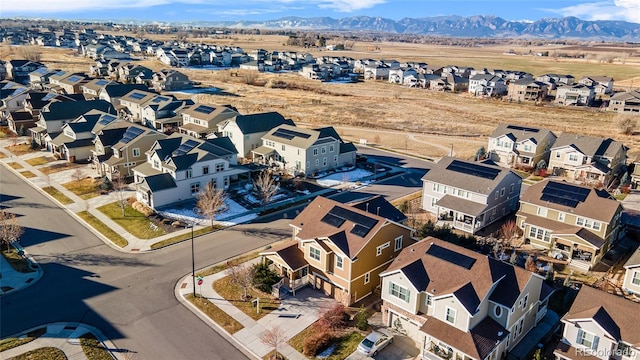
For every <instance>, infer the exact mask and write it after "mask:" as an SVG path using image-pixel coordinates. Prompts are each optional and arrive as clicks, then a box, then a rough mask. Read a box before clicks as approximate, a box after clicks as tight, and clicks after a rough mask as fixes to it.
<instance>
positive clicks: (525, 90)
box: [507, 78, 549, 102]
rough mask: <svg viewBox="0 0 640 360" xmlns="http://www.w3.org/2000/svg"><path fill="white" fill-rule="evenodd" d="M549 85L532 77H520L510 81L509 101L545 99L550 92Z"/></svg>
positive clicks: (537, 100)
mask: <svg viewBox="0 0 640 360" xmlns="http://www.w3.org/2000/svg"><path fill="white" fill-rule="evenodd" d="M548 92H549V90H548V85H547V83H544V82H542V81H537V80H532V79H526V78H525V79H520V80H513V81H510V82H509V85H508V89H507V99H509V101H517V102H522V101H535V102H539V101H542V100H545V99H546V98H547V94H548Z"/></svg>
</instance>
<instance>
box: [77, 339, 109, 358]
mask: <svg viewBox="0 0 640 360" xmlns="http://www.w3.org/2000/svg"><path fill="white" fill-rule="evenodd" d="M80 346H82V352H84V354H85V355H86V356H87V359H91V360H113V357H112V356H111V354H110V353H109V352H108V351H107V349H105V348H104V345H103V344H102V342H100V341H99V340H98V339H96V337H95V335H93V334H92V333H86V334H84V335H82V336H80Z"/></svg>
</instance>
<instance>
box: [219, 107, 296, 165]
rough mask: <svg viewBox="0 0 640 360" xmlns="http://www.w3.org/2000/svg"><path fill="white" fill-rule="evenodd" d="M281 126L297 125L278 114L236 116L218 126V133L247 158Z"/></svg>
mask: <svg viewBox="0 0 640 360" xmlns="http://www.w3.org/2000/svg"><path fill="white" fill-rule="evenodd" d="M280 125H295V124H294V123H293V121H292V120H290V119H285V118H284V117H283V116H282V115H281V114H279V113H277V112H275V111H274V112H266V113H257V114H250V115H236V116H234V117H232V118H230V119H227V120H224V121H223V122H221V123H219V124H218V132H219V133H220V134H222V136H226V137H228V138H229V139H231V142H233V145H234V146H235V147H236V149H238V156H239V157H241V158H246V157H248V156H250V155H251V150H254V149H256V148H258V147H260V146H261V145H262V137H263V136H265V135H266V134H267V132H269V131H270V130H271V129H273V128H275V127H277V126H280Z"/></svg>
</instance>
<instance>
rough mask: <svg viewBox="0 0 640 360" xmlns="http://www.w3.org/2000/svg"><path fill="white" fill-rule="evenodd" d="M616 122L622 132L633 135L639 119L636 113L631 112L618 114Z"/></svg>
mask: <svg viewBox="0 0 640 360" xmlns="http://www.w3.org/2000/svg"><path fill="white" fill-rule="evenodd" d="M616 123H617V125H618V129H619V130H620V132H621V133H623V134H625V135H633V132H634V130H635V129H636V126H637V125H638V121H637V120H636V119H635V117H634V115H630V114H618V116H616Z"/></svg>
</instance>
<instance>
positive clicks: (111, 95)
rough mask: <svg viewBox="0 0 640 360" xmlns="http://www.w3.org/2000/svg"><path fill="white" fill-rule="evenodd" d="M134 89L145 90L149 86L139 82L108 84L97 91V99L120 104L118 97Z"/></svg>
mask: <svg viewBox="0 0 640 360" xmlns="http://www.w3.org/2000/svg"><path fill="white" fill-rule="evenodd" d="M134 90H140V91H147V90H149V88H147V87H146V86H144V85H141V84H120V83H113V84H108V85H106V86H105V87H104V88H102V89H100V90H99V91H98V99H100V100H104V101H108V102H110V103H112V104H114V105H117V106H120V98H122V97H123V96H125V95H127V94H129V93H130V92H132V91H134Z"/></svg>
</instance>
